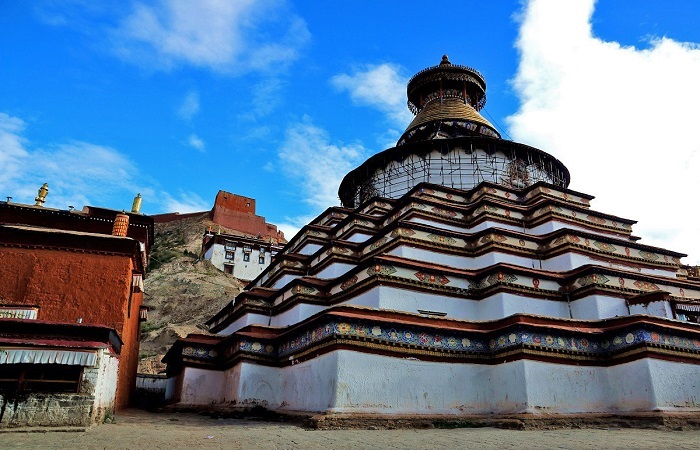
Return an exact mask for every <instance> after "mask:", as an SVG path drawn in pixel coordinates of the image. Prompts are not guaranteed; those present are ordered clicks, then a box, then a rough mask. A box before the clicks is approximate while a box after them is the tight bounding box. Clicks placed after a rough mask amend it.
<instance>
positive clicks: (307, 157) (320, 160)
mask: <svg viewBox="0 0 700 450" xmlns="http://www.w3.org/2000/svg"><path fill="white" fill-rule="evenodd" d="M367 155H368V151H367V150H366V149H365V148H364V147H363V146H362V145H359V144H348V145H346V144H342V143H333V142H331V139H330V136H329V135H328V133H327V132H326V131H325V130H324V129H322V128H319V127H317V126H315V125H313V124H312V123H311V121H310V120H309V119H308V118H307V119H305V120H304V121H302V122H300V123H296V124H293V125H291V126H290V127H289V128H287V131H286V134H285V140H284V142H283V143H282V146H281V148H280V151H279V158H280V160H281V161H280V164H279V166H280V167H281V168H282V170H283V171H284V172H285V174H286V175H287V176H289V177H290V178H291V179H292V180H293V182H294V183H296V184H297V185H298V186H299V187H300V190H301V195H302V197H303V199H304V201H305V202H306V203H307V204H309V205H310V206H311V207H312V211H310V214H311V215H313V214H319V213H320V212H321V211H323V210H324V209H326V208H327V207H329V206H333V205H338V204H339V201H338V186H340V181H341V180H342V179H343V177H344V176H345V174H346V173H348V172H349V171H350V170H352V169H354V168H355V167H356V166H357V165H359V164H360V163H361V162H362V161H364V160H365V158H366V157H367Z"/></svg>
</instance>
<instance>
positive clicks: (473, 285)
mask: <svg viewBox="0 0 700 450" xmlns="http://www.w3.org/2000/svg"><path fill="white" fill-rule="evenodd" d="M484 287H486V283H484V281H483V280H477V281H470V282H469V289H483V288H484Z"/></svg>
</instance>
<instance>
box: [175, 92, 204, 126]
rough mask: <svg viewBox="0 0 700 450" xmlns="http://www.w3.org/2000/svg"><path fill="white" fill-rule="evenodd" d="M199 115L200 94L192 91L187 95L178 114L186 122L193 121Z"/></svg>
mask: <svg viewBox="0 0 700 450" xmlns="http://www.w3.org/2000/svg"><path fill="white" fill-rule="evenodd" d="M198 113H199V92H197V91H190V92H188V93H187V95H185V98H184V99H183V100H182V103H181V104H180V107H179V108H178V109H177V114H178V115H179V116H180V118H182V119H184V120H188V121H189V120H192V118H193V117H194V116H196V115H197V114H198Z"/></svg>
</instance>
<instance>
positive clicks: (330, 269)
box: [315, 262, 357, 279]
mask: <svg viewBox="0 0 700 450" xmlns="http://www.w3.org/2000/svg"><path fill="white" fill-rule="evenodd" d="M355 267H357V266H355V265H353V264H347V263H339V262H334V263H332V264H330V265H328V266H326V267H325V268H324V269H323V270H322V271H320V272H318V273H317V274H316V275H315V276H316V278H324V279H326V278H338V277H339V276H341V275H343V274H345V273H346V272H347V271H348V270H350V269H354V268H355Z"/></svg>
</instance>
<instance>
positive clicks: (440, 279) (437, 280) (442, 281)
mask: <svg viewBox="0 0 700 450" xmlns="http://www.w3.org/2000/svg"><path fill="white" fill-rule="evenodd" d="M415 276H416V278H418V279H419V280H420V281H422V282H424V283H430V284H439V285H441V286H444V285H446V284H447V283H449V282H450V280H449V279H448V278H447V277H446V276H444V275H435V274H432V273H425V272H416V273H415Z"/></svg>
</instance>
